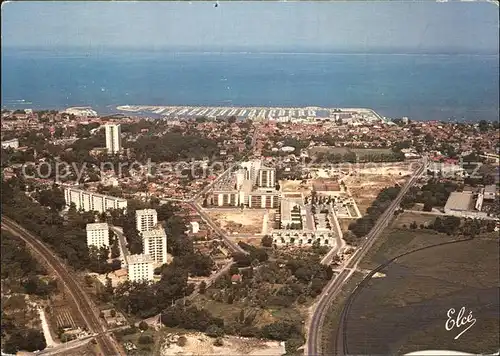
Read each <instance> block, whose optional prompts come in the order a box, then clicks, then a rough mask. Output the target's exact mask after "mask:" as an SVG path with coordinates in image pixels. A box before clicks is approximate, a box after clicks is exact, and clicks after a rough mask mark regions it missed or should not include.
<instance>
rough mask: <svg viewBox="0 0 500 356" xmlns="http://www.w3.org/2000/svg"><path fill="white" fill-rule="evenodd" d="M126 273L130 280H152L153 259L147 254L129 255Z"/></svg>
mask: <svg viewBox="0 0 500 356" xmlns="http://www.w3.org/2000/svg"><path fill="white" fill-rule="evenodd" d="M127 260H128V266H127V274H128V280H129V281H131V282H144V281H152V280H153V275H154V266H153V265H154V261H153V259H152V258H151V256H149V255H147V254H141V255H130V256H129V257H128V259H127Z"/></svg>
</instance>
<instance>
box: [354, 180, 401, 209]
mask: <svg viewBox="0 0 500 356" xmlns="http://www.w3.org/2000/svg"><path fill="white" fill-rule="evenodd" d="M344 181H345V183H346V185H347V187H348V189H349V191H350V192H351V195H352V197H353V198H354V201H355V202H356V204H357V206H358V209H359V211H360V212H361V214H363V215H364V214H365V213H366V209H367V208H368V207H370V206H371V204H372V202H373V201H374V200H375V198H376V197H377V195H378V193H380V191H381V190H382V189H384V188H388V187H393V186H394V185H395V184H396V183H398V184H403V183H404V182H405V181H406V179H405V178H400V177H398V178H397V179H395V178H394V177H391V176H384V175H378V174H360V175H356V176H351V177H348V178H346V179H345V180H344Z"/></svg>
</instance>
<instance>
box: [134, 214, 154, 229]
mask: <svg viewBox="0 0 500 356" xmlns="http://www.w3.org/2000/svg"><path fill="white" fill-rule="evenodd" d="M135 225H136V229H137V231H139V232H140V233H142V232H144V231H150V230H153V229H154V228H155V227H156V225H158V214H157V212H156V210H155V209H142V210H136V211H135Z"/></svg>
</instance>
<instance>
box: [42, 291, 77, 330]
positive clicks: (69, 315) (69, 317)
mask: <svg viewBox="0 0 500 356" xmlns="http://www.w3.org/2000/svg"><path fill="white" fill-rule="evenodd" d="M73 305H74V303H73V299H71V296H70V295H69V294H68V293H67V292H66V293H62V294H59V295H56V296H54V297H52V299H51V303H50V309H49V312H48V313H46V316H47V322H48V324H49V325H50V328H51V330H58V329H59V328H72V329H76V328H78V327H80V328H83V327H84V326H85V323H84V321H83V320H80V319H81V317H80V316H79V314H78V313H77V312H76V311H75V310H74V309H76V306H74V307H73V308H72V306H73Z"/></svg>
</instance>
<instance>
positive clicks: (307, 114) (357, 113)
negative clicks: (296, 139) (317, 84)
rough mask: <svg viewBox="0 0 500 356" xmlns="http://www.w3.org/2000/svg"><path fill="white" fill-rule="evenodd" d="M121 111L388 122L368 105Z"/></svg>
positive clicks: (123, 108)
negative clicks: (368, 107) (350, 106)
mask: <svg viewBox="0 0 500 356" xmlns="http://www.w3.org/2000/svg"><path fill="white" fill-rule="evenodd" d="M117 109H118V110H120V111H126V112H130V113H140V114H149V113H151V114H156V115H160V116H161V117H163V118H166V119H168V118H176V119H179V118H190V119H195V118H199V117H205V118H207V119H218V118H222V119H223V118H229V117H235V118H237V119H240V120H245V119H250V120H255V121H265V120H273V121H282V122H287V121H296V122H315V121H339V120H340V121H343V122H352V123H354V124H355V123H356V122H359V123H362V122H377V121H378V122H380V121H384V122H385V121H387V120H386V118H383V117H381V116H380V115H379V114H377V113H376V112H375V111H374V110H372V109H367V108H320V107H303V108H283V107H281V108H280V107H267V108H266V107H229V106H224V107H218V106H208V107H200V106H192V107H191V106H149V105H123V106H118V107H117Z"/></svg>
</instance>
